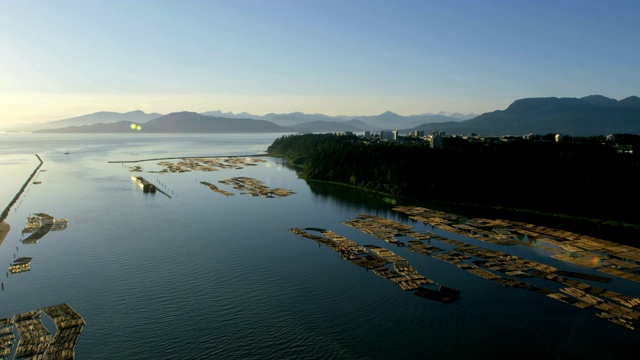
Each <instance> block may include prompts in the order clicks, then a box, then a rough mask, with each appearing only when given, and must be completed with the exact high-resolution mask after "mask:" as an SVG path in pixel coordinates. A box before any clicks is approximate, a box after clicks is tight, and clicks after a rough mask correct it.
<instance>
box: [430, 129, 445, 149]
mask: <svg viewBox="0 0 640 360" xmlns="http://www.w3.org/2000/svg"><path fill="white" fill-rule="evenodd" d="M443 137H444V132H443V131H439V132H434V133H433V134H431V135H429V137H428V139H429V146H430V147H431V148H432V149H441V148H442V138H443Z"/></svg>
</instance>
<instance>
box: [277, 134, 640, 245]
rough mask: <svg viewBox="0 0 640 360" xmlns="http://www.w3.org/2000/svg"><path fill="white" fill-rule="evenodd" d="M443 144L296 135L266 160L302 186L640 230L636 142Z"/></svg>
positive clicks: (540, 139) (621, 138)
mask: <svg viewBox="0 0 640 360" xmlns="http://www.w3.org/2000/svg"><path fill="white" fill-rule="evenodd" d="M612 138H613V137H608V138H605V137H604V136H595V137H585V138H570V137H566V138H563V139H562V141H556V140H555V139H554V136H553V135H552V134H549V135H546V136H533V137H530V138H528V139H525V138H523V137H511V138H508V137H502V138H478V137H473V138H462V137H444V138H443V139H442V146H441V147H440V148H432V147H431V146H430V144H429V142H427V141H424V140H421V139H420V138H405V139H403V140H401V141H381V140H379V139H376V138H363V137H358V136H355V135H336V134H301V135H287V136H283V137H280V138H278V139H276V140H275V141H274V142H273V144H272V145H271V146H270V147H269V148H268V150H267V152H268V153H269V154H270V155H273V156H280V157H283V158H285V159H287V161H288V162H289V164H291V165H292V166H295V167H297V168H298V171H299V176H300V177H301V178H304V179H309V180H322V181H330V182H337V183H342V184H348V185H352V186H356V187H359V188H363V189H367V190H372V191H378V192H383V193H386V194H389V195H394V196H401V197H409V198H413V199H417V200H425V201H442V202H449V203H459V204H469V205H474V206H483V207H490V208H502V209H513V210H518V211H526V212H529V213H531V214H539V215H545V216H551V215H553V216H556V217H557V216H561V217H564V218H581V219H590V220H591V221H592V222H593V221H597V222H600V223H608V224H611V223H615V224H617V225H622V224H625V226H626V227H627V228H634V232H635V231H637V230H638V229H640V220H639V219H638V211H637V207H636V206H637V205H638V201H639V200H640V189H639V187H638V184H640V175H639V174H640V171H639V170H640V156H639V151H640V146H639V145H640V137H639V136H637V135H628V134H620V135H617V136H616V137H615V140H612Z"/></svg>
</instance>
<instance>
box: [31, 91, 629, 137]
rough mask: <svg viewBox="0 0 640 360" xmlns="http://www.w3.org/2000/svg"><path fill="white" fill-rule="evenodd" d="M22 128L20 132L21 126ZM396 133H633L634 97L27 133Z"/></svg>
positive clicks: (98, 116)
mask: <svg viewBox="0 0 640 360" xmlns="http://www.w3.org/2000/svg"><path fill="white" fill-rule="evenodd" d="M23 130H24V129H23ZM382 130H398V131H399V133H401V134H406V133H409V132H412V131H423V132H425V133H432V132H446V133H447V134H457V135H472V134H479V135H483V136H501V135H525V134H547V133H559V134H565V135H570V136H597V135H606V134H614V133H617V134H640V98H639V97H637V96H630V97H627V98H625V99H622V100H619V101H618V100H615V99H611V98H607V97H605V96H601V95H591V96H586V97H582V98H555V97H549V98H527V99H520V100H516V101H514V102H513V103H512V104H511V105H510V106H509V107H508V108H507V109H505V110H497V111H493V112H488V113H484V114H482V115H479V116H475V115H473V114H469V115H463V114H458V113H454V114H444V113H439V114H423V115H411V116H401V115H398V114H395V113H393V112H390V111H387V112H385V113H382V114H380V115H376V116H327V115H322V114H304V113H290V114H266V115H262V116H257V115H251V114H248V113H241V114H233V113H223V112H221V111H209V112H204V113H195V112H189V111H182V112H175V113H171V114H167V115H161V114H157V113H153V114H146V113H144V112H142V111H139V110H138V111H132V112H128V113H109V112H99V113H94V114H89V115H83V116H79V117H76V118H70V119H63V120H58V121H52V122H48V123H44V124H39V125H37V126H32V127H31V129H30V130H28V131H33V132H42V133H77V134H79V133H131V132H140V133H264V132H281V133H327V132H365V131H368V132H380V131H382Z"/></svg>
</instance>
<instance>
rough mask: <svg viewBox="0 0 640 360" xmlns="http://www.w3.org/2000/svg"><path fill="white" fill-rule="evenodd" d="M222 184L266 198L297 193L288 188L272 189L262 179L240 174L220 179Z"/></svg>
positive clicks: (243, 192) (244, 192)
mask: <svg viewBox="0 0 640 360" xmlns="http://www.w3.org/2000/svg"><path fill="white" fill-rule="evenodd" d="M219 182H220V183H221V184H225V185H229V186H231V187H233V188H234V189H236V190H239V191H242V192H241V194H249V195H251V196H260V197H266V198H275V197H284V196H289V195H292V194H295V193H294V192H293V191H291V190H288V189H280V188H276V189H270V188H268V187H267V186H265V185H264V183H263V182H262V181H260V180H257V179H253V178H249V177H245V176H240V177H233V178H230V179H224V180H220V181H219Z"/></svg>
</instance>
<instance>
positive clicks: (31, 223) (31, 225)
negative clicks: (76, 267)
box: [21, 213, 69, 244]
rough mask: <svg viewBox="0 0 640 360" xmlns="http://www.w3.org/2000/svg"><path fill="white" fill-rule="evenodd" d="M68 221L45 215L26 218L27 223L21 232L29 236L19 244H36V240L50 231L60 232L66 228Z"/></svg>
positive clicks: (40, 214) (36, 214)
mask: <svg viewBox="0 0 640 360" xmlns="http://www.w3.org/2000/svg"><path fill="white" fill-rule="evenodd" d="M68 223H69V220H67V219H56V218H54V217H53V216H51V215H49V214H46V213H35V214H33V215H32V216H29V217H28V218H27V223H26V225H25V227H24V229H23V230H22V234H29V233H31V235H29V236H28V237H27V238H26V239H23V240H22V241H21V242H22V243H23V244H36V243H37V242H38V240H40V239H41V238H43V237H44V236H45V235H47V234H48V233H49V232H50V231H60V230H64V229H66V228H67V225H68Z"/></svg>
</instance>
